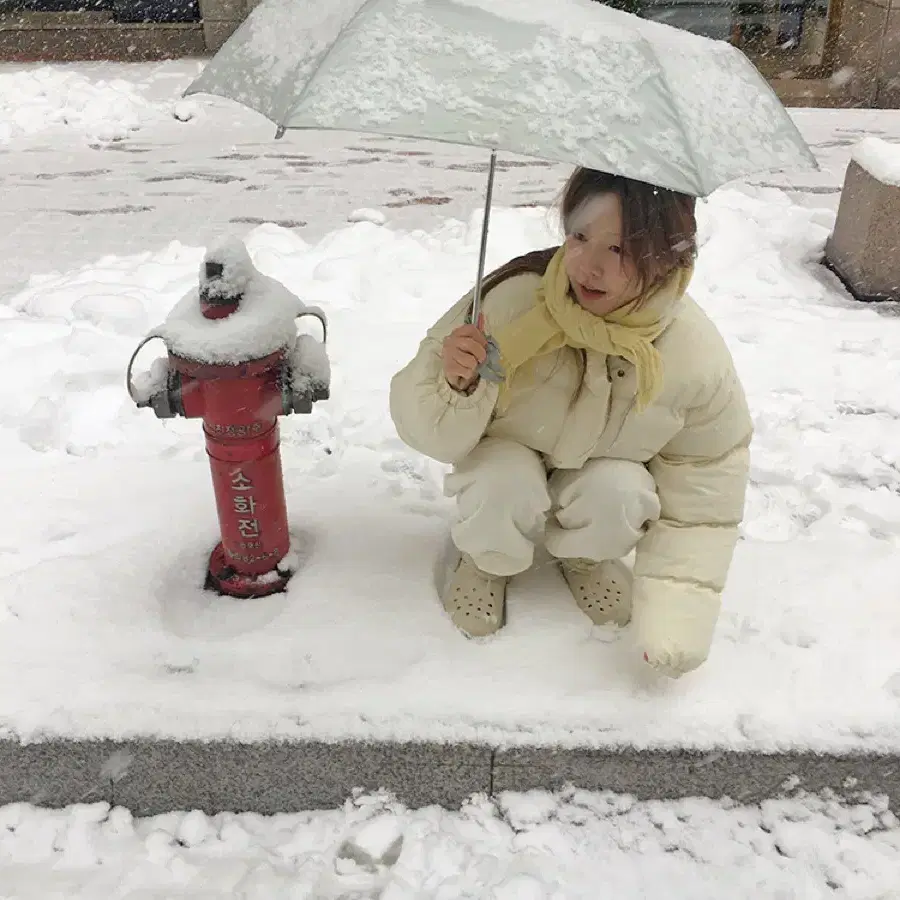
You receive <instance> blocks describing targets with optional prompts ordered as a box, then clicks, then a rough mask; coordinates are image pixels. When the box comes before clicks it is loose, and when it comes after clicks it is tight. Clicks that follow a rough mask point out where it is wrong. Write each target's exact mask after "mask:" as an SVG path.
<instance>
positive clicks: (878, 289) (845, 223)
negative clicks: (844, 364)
mask: <svg viewBox="0 0 900 900" xmlns="http://www.w3.org/2000/svg"><path fill="white" fill-rule="evenodd" d="M898 153H900V148H898ZM825 258H826V261H827V264H828V265H829V266H830V267H831V268H832V269H833V270H834V271H835V272H836V273H837V274H838V276H839V277H840V278H841V280H842V281H843V282H844V283H845V284H846V285H847V288H848V290H849V291H850V292H851V293H852V294H853V296H854V297H856V298H857V299H859V300H866V301H871V300H900V186H898V185H891V184H883V183H882V182H881V181H879V180H878V179H877V178H875V177H874V176H873V175H872V174H871V173H869V172H868V171H866V169H864V168H863V167H862V166H861V165H859V163H857V162H856V161H855V160H851V162H850V165H849V166H848V168H847V173H846V175H845V177H844V187H843V189H842V191H841V199H840V205H839V206H838V214H837V221H836V222H835V226H834V231H833V233H832V234H831V236H830V237H829V239H828V241H827V243H826V246H825Z"/></svg>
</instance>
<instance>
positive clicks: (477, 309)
mask: <svg viewBox="0 0 900 900" xmlns="http://www.w3.org/2000/svg"><path fill="white" fill-rule="evenodd" d="M496 169H497V151H496V150H491V164H490V167H489V169H488V183H487V193H486V194H485V198H484V221H483V222H482V223H481V248H480V250H479V252H478V278H477V279H476V281H475V297H474V298H473V300H472V310H471V312H470V313H469V322H470V323H471V324H473V325H474V324H477V322H478V316H479V315H480V313H481V289H482V284H481V283H482V281H483V280H484V264H485V260H486V258H487V239H488V225H489V223H490V220H491V201H492V200H493V197H494V172H495V171H496Z"/></svg>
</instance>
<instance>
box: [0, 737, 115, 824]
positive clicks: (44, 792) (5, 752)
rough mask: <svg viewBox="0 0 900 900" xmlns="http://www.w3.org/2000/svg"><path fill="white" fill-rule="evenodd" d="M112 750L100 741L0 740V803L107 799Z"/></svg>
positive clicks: (47, 803)
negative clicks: (28, 742)
mask: <svg viewBox="0 0 900 900" xmlns="http://www.w3.org/2000/svg"><path fill="white" fill-rule="evenodd" d="M112 752H113V751H112V748H111V747H110V746H108V745H107V744H106V743H105V742H103V741H90V742H84V743H79V742H74V741H47V742H43V743H35V744H21V743H19V742H18V741H14V740H0V806H3V805H4V804H7V803H31V804H33V805H35V806H49V807H54V808H56V807H62V806H69V805H70V804H73V803H97V802H99V801H109V800H110V799H111V796H112V793H111V785H112V781H111V778H110V775H109V773H108V768H107V767H108V763H109V760H110V756H111V753H112Z"/></svg>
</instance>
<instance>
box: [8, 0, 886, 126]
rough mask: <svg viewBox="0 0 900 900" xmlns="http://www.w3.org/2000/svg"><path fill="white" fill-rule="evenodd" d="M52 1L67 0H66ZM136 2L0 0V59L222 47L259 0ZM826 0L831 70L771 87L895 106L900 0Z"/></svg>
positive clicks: (817, 101) (784, 94)
mask: <svg viewBox="0 0 900 900" xmlns="http://www.w3.org/2000/svg"><path fill="white" fill-rule="evenodd" d="M35 2H37V0H35ZM35 2H32V4H31V5H32V7H33V6H34V5H35ZM56 2H59V3H61V4H62V6H65V3H64V2H63V0H56ZM135 2H138V0H108V3H107V2H104V3H103V7H104V8H103V10H101V11H97V9H96V7H97V2H96V0H94V10H95V11H93V12H90V13H81V14H77V15H73V14H71V13H62V12H43V13H42V12H25V13H23V12H22V11H21V10H20V11H19V12H16V13H13V12H8V11H7V12H4V9H7V10H8V9H9V7H10V6H11V5H15V4H16V0H5V2H4V0H0V61H25V60H71V59H117V60H131V61H138V60H146V59H171V58H178V57H184V56H203V55H205V54H208V53H211V52H215V50H217V49H218V48H219V47H221V46H222V44H223V43H224V42H225V41H226V40H227V39H228V37H229V35H231V34H232V33H233V32H234V30H235V29H236V28H237V27H238V25H239V24H240V23H241V21H242V20H243V19H244V18H245V17H246V16H247V15H248V14H249V12H250V11H251V10H252V9H253V8H254V7H255V6H256V5H257V3H258V2H259V0H199V14H200V21H182V22H176V23H171V22H170V23H165V24H161V23H148V24H136V23H133V22H130V23H127V24H123V23H121V22H120V21H119V22H117V21H116V18H117V16H114V14H113V12H112V11H111V10H113V9H115V7H116V4H117V3H118V4H120V5H121V4H123V3H131V4H134V3H135ZM323 2H328V0H323ZM831 2H832V3H840V7H839V8H838V9H837V10H836V11H835V15H836V16H837V17H838V19H839V22H838V29H837V32H838V37H837V43H836V46H835V47H834V53H833V65H832V67H831V74H830V76H829V75H827V74H826V75H825V76H823V77H815V78H795V77H788V78H785V77H778V75H777V74H775V75H773V77H772V79H771V83H772V85H773V87H774V88H775V90H776V92H777V93H778V95H779V96H780V97H781V99H782V101H783V102H784V103H785V104H787V105H789V106H867V107H868V106H875V107H882V108H900V0H831ZM37 5H38V6H39V5H40V3H39V2H37ZM107 6H108V7H109V8H108V9H107V8H106V7H107ZM763 71H764V72H765V71H766V69H765V68H763Z"/></svg>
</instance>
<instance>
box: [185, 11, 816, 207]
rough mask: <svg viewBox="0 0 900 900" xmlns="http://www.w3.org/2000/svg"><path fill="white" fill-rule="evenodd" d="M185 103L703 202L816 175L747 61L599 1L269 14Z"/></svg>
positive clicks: (238, 37)
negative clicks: (740, 183)
mask: <svg viewBox="0 0 900 900" xmlns="http://www.w3.org/2000/svg"><path fill="white" fill-rule="evenodd" d="M186 93H187V94H196V93H208V94H214V95H217V96H220V97H225V98H228V99H231V100H234V101H237V102H238V103H241V104H243V105H244V106H248V107H250V108H252V109H254V110H256V111H257V112H259V113H261V114H262V115H264V116H266V117H267V118H269V119H271V120H272V121H273V122H274V123H275V124H276V125H278V126H279V129H280V130H281V129H288V128H303V129H333V130H341V131H353V132H369V133H376V134H384V135H393V136H401V137H415V138H425V139H431V140H438V141H447V142H451V143H457V144H468V145H473V146H479V147H486V148H491V149H493V150H506V151H509V152H512V153H516V154H522V155H525V156H534V157H538V158H541V159H545V160H551V161H555V162H562V163H572V164H576V165H582V166H587V167H589V168H592V169H600V170H602V171H605V172H612V173H616V174H619V175H624V176H626V177H629V178H634V179H638V180H640V181H646V182H650V183H652V184H655V185H659V186H661V187H668V188H672V189H673V190H678V191H682V192H684V193H688V194H693V195H695V196H706V195H708V194H709V193H711V192H712V191H714V190H715V189H716V188H718V187H720V186H721V185H723V184H725V183H726V182H729V181H731V180H733V179H737V178H744V177H747V176H750V175H754V174H759V173H762V172H774V171H784V170H788V169H796V168H816V163H815V159H814V157H813V155H812V153H811V152H810V150H809V148H808V147H807V146H806V144H805V143H804V141H803V139H802V137H801V136H800V133H799V131H798V130H797V128H796V126H795V125H794V123H793V121H792V120H791V118H790V117H789V115H788V113H787V111H786V110H785V109H784V107H783V106H782V104H781V102H780V101H779V100H778V98H777V96H776V95H775V93H774V91H773V90H772V89H771V88H770V87H769V85H768V84H767V83H766V81H765V79H764V78H763V77H762V76H761V75H760V74H759V72H758V71H757V70H756V68H755V67H754V66H753V65H752V63H750V61H749V60H748V59H747V58H746V57H745V56H744V54H743V53H741V52H740V51H739V50H737V49H736V48H734V47H731V46H730V45H728V44H726V43H724V42H721V41H713V40H710V39H708V38H703V37H698V36H696V35H693V34H689V33H688V32H685V31H681V30H679V29H676V28H672V27H670V26H668V25H664V24H661V23H656V22H650V21H647V20H644V19H640V18H638V17H637V16H634V15H631V14H629V13H625V12H621V11H618V10H615V9H611V8H610V7H607V6H604V5H603V4H601V3H597V2H591V0H265V2H263V3H262V5H260V6H258V7H257V8H256V9H255V10H254V11H253V12H252V13H251V15H250V16H249V18H248V19H247V20H246V21H245V22H244V23H243V24H242V25H241V26H240V28H239V29H238V30H237V31H236V32H235V34H233V35H232V36H231V38H230V39H229V40H228V41H227V42H226V44H225V45H224V46H223V47H222V48H221V49H220V50H219V52H218V53H217V54H216V55H215V56H214V57H213V59H212V60H211V61H210V62H209V64H208V65H207V66H206V68H205V69H204V71H203V73H202V74H201V75H200V76H199V78H197V79H196V81H194V82H193V84H191V86H190V87H189V88H188V90H187V92H186Z"/></svg>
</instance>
